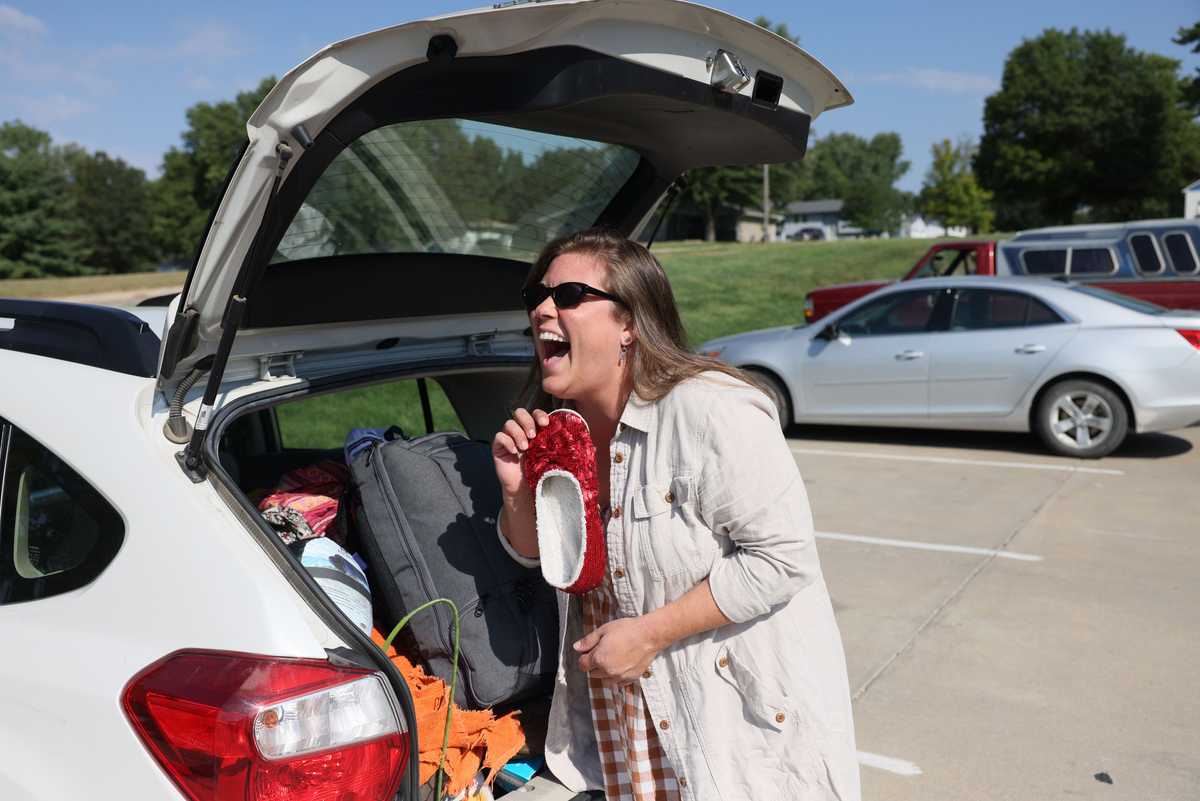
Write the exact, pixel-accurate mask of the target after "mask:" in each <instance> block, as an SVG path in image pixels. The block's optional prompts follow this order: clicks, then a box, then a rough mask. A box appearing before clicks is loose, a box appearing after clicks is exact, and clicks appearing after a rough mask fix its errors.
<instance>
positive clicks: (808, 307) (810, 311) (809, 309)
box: [804, 296, 816, 320]
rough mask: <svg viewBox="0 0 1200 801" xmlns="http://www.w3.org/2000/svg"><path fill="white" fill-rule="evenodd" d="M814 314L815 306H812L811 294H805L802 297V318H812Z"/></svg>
mask: <svg viewBox="0 0 1200 801" xmlns="http://www.w3.org/2000/svg"><path fill="white" fill-rule="evenodd" d="M814 314H816V308H815V307H814V306H813V299H812V297H811V296H805V298H804V319H805V320H811V319H812V318H813V315H814Z"/></svg>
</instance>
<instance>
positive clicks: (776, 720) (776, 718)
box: [775, 712, 786, 723]
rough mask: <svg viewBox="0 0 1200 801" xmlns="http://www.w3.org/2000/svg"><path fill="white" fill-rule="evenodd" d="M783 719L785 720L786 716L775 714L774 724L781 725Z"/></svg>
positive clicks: (779, 713) (780, 713)
mask: <svg viewBox="0 0 1200 801" xmlns="http://www.w3.org/2000/svg"><path fill="white" fill-rule="evenodd" d="M785 719H786V716H785V715H784V714H783V713H782V712H777V713H775V722H776V723H783V721H784V720H785Z"/></svg>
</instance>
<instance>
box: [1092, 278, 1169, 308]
mask: <svg viewBox="0 0 1200 801" xmlns="http://www.w3.org/2000/svg"><path fill="white" fill-rule="evenodd" d="M1071 289H1073V290H1075V291H1076V292H1082V293H1083V294H1084V295H1091V296H1092V297H1094V298H1100V299H1101V300H1107V301H1108V302H1109V303H1115V304H1117V305H1118V306H1124V307H1125V308H1126V309H1131V310H1133V311H1135V312H1141V313H1142V314H1162V313H1164V312H1165V311H1167V309H1166V308H1165V307H1163V306H1159V305H1158V304H1157V303H1151V302H1150V301H1148V300H1138V299H1137V298H1131V297H1130V296H1129V295H1122V294H1121V293H1120V292H1109V291H1108V290H1107V289H1098V288H1096V287H1094V286H1085V285H1082V284H1074V285H1072V286H1071Z"/></svg>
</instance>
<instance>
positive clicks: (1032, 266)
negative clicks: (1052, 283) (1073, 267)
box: [1021, 250, 1067, 275]
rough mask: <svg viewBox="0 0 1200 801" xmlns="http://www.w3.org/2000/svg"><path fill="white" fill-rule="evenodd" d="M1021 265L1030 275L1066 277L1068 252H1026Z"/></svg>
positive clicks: (1023, 254) (1022, 255) (1022, 256)
mask: <svg viewBox="0 0 1200 801" xmlns="http://www.w3.org/2000/svg"><path fill="white" fill-rule="evenodd" d="M1021 263H1022V264H1024V265H1025V272H1027V273H1029V274H1030V275H1064V274H1065V273H1066V272H1067V251H1065V250H1026V251H1025V252H1023V253H1022V254H1021Z"/></svg>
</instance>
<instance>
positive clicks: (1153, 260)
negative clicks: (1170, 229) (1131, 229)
mask: <svg viewBox="0 0 1200 801" xmlns="http://www.w3.org/2000/svg"><path fill="white" fill-rule="evenodd" d="M1129 249H1130V250H1132V251H1133V261H1134V263H1135V264H1136V265H1137V268H1138V272H1139V273H1145V274H1146V275H1154V274H1155V273H1161V272H1162V271H1163V263H1162V259H1161V258H1159V255H1158V246H1157V245H1155V244H1154V237H1153V236H1151V235H1150V234H1134V235H1133V236H1131V237H1129Z"/></svg>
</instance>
